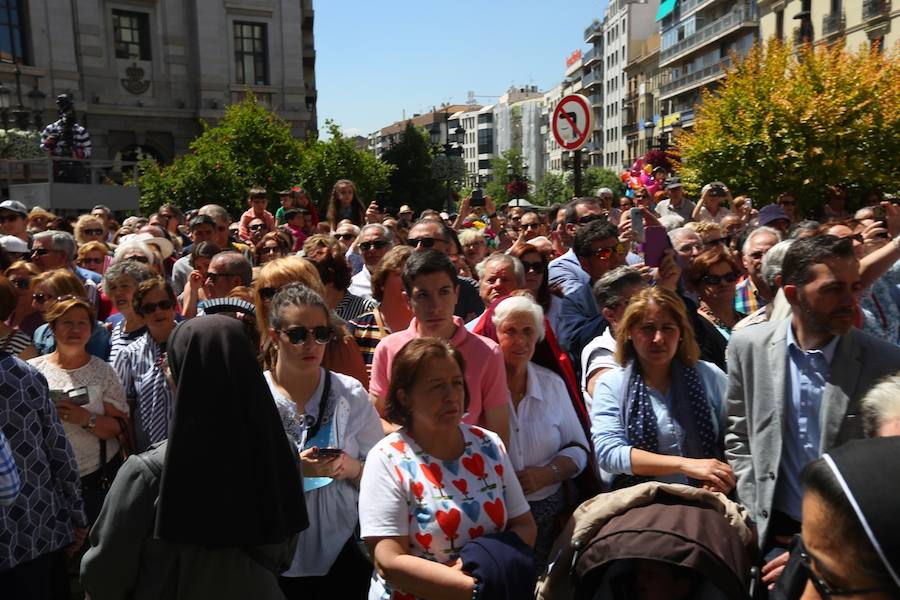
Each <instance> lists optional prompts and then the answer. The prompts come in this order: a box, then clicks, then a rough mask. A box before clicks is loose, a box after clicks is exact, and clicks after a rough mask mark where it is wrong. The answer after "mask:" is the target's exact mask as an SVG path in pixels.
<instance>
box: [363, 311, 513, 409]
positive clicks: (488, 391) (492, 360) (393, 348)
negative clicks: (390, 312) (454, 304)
mask: <svg viewBox="0 0 900 600" xmlns="http://www.w3.org/2000/svg"><path fill="white" fill-rule="evenodd" d="M453 322H454V323H455V324H456V333H454V334H453V337H452V338H450V339H449V340H448V341H449V343H450V345H451V346H453V347H454V348H456V350H458V351H459V352H460V353H462V355H463V360H465V361H466V372H465V373H464V374H463V376H464V377H465V379H466V387H468V388H469V410H468V412H467V413H466V415H465V416H464V417H463V423H467V424H469V425H481V426H483V425H484V418H483V413H484V411H485V410H490V409H492V408H497V407H500V406H504V405H506V403H507V402H509V389H508V388H507V387H506V367H505V366H504V363H503V354H501V352H500V346H498V345H497V343H496V342H495V341H494V340H490V339H488V338H486V337H482V336H480V335H477V334H474V333H470V332H469V331H467V330H466V327H465V324H464V323H463V321H462V319H460V318H459V317H453ZM417 337H420V336H419V333H418V332H417V331H416V319H415V317H413V320H412V321H411V322H410V324H409V328H407V329H405V330H403V331H398V332H397V333H392V334H391V335H389V336H387V337H386V338H384V339H383V340H381V341H380V342H379V343H378V346H376V347H375V357H374V358H373V359H372V377H371V379H370V381H369V392H371V393H372V394H374V395H375V396H378V397H379V398H381V399H384V398H386V397H387V392H388V386H389V384H390V373H391V365H392V364H393V362H394V356H395V355H396V354H397V352H399V351H400V349H401V348H403V346H405V345H406V344H407V342H409V341H410V340H414V339H416V338H417Z"/></svg>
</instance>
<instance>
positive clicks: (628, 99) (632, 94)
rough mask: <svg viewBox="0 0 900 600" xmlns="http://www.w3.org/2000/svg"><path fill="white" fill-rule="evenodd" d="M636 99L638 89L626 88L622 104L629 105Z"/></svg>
mask: <svg viewBox="0 0 900 600" xmlns="http://www.w3.org/2000/svg"><path fill="white" fill-rule="evenodd" d="M637 99H638V91H637V90H628V91H627V92H626V93H625V97H624V98H622V105H623V106H630V105H633V104H634V103H635V102H637Z"/></svg>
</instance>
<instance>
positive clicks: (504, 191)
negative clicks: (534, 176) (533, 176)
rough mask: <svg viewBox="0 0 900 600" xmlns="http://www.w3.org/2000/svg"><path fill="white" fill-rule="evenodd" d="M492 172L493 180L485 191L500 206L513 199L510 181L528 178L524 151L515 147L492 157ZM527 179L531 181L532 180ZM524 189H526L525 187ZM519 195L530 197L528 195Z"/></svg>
mask: <svg viewBox="0 0 900 600" xmlns="http://www.w3.org/2000/svg"><path fill="white" fill-rule="evenodd" d="M510 166H512V177H510ZM491 172H492V176H491V180H490V181H489V182H488V183H487V185H486V186H485V188H484V193H485V194H487V195H488V196H490V197H491V198H492V199H493V200H494V205H495V206H500V205H501V204H503V203H504V202H508V201H510V200H512V196H510V189H509V187H508V186H509V184H510V183H512V182H515V181H517V180H521V181H526V180H527V178H526V177H525V169H524V160H523V158H522V152H520V151H519V150H517V149H515V148H513V149H511V150H507V151H506V152H504V153H503V154H502V155H500V156H495V157H494V158H492V159H491ZM527 181H528V183H530V180H527ZM522 190H523V191H524V188H522ZM519 197H521V198H528V195H527V194H525V195H522V196H519Z"/></svg>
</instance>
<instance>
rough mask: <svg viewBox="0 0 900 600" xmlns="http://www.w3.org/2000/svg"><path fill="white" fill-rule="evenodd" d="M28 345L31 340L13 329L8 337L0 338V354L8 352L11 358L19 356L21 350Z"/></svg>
mask: <svg viewBox="0 0 900 600" xmlns="http://www.w3.org/2000/svg"><path fill="white" fill-rule="evenodd" d="M30 345H31V338H30V337H28V335H26V334H25V333H23V332H21V331H19V330H18V329H14V330H12V331H10V332H9V334H8V335H6V336H4V337H0V352H9V353H10V354H12V355H13V356H19V354H21V353H22V350H24V349H25V348H27V347H28V346H30Z"/></svg>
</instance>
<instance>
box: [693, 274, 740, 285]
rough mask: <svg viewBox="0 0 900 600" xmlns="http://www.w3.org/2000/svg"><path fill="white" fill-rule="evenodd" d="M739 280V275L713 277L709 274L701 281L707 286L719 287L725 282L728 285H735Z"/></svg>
mask: <svg viewBox="0 0 900 600" xmlns="http://www.w3.org/2000/svg"><path fill="white" fill-rule="evenodd" d="M737 280H738V274H737V273H727V274H725V275H712V274H710V273H707V274H706V275H704V276H703V277H701V278H700V281H702V282H703V283H705V284H706V285H719V284H720V283H722V282H723V281H724V282H726V283H734V282H735V281H737Z"/></svg>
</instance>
